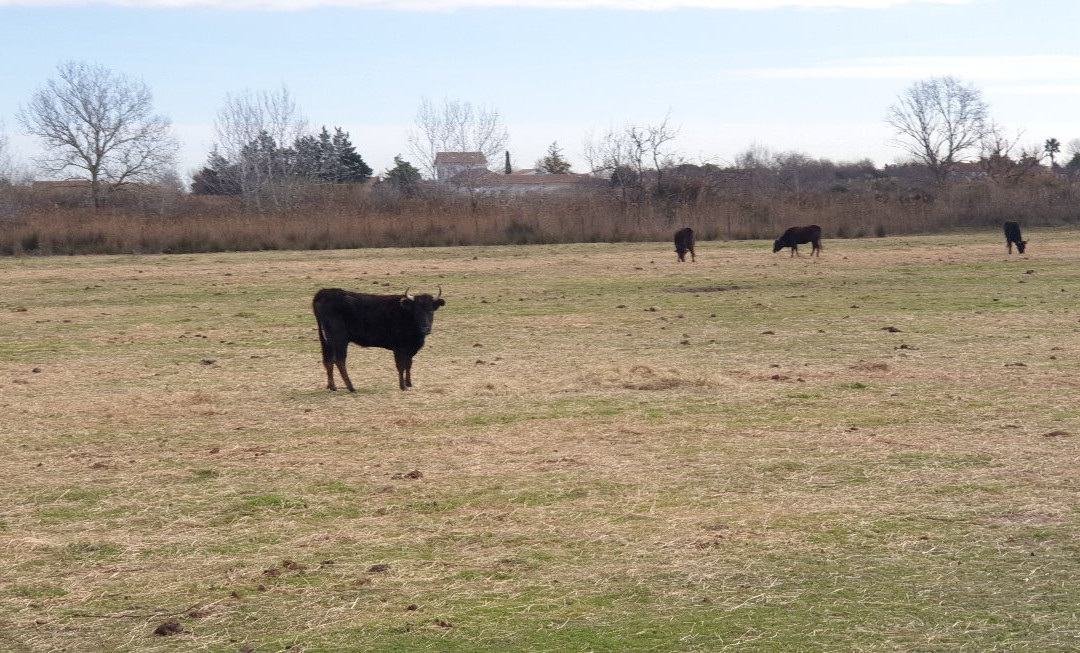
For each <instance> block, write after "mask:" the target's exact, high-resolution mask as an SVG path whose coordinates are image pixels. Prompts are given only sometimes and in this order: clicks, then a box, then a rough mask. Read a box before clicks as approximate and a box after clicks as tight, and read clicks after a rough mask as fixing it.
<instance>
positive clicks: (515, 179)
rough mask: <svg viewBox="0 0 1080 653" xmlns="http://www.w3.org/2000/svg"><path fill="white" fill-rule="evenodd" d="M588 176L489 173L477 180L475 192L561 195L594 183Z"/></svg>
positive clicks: (518, 172)
mask: <svg viewBox="0 0 1080 653" xmlns="http://www.w3.org/2000/svg"><path fill="white" fill-rule="evenodd" d="M594 181H595V180H594V178H593V177H591V176H589V175H578V174H573V173H565V174H547V173H543V172H540V171H538V170H518V171H516V172H513V173H511V174H509V175H500V174H496V173H489V174H486V175H484V176H483V177H481V178H480V179H479V180H477V183H476V190H478V191H481V192H485V193H504V194H511V195H525V194H533V193H561V192H564V191H570V190H575V189H580V188H582V187H584V186H586V185H589V184H591V183H594Z"/></svg>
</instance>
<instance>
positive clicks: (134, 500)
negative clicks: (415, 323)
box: [0, 231, 1080, 651]
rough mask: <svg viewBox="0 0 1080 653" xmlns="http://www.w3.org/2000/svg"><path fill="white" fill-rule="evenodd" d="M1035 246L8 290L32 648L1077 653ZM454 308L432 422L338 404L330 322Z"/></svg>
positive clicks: (423, 382) (527, 258) (551, 262)
mask: <svg viewBox="0 0 1080 653" xmlns="http://www.w3.org/2000/svg"><path fill="white" fill-rule="evenodd" d="M1027 235H1028V236H1029V239H1030V240H1031V241H1032V245H1031V250H1030V256H1028V257H1024V258H1019V257H1016V256H1015V255H1014V256H1013V257H1012V258H1011V259H1009V258H1007V257H1006V256H1005V253H1004V244H1003V243H1000V242H998V240H999V239H998V236H997V234H996V233H994V234H980V235H976V236H970V235H969V236H964V237H957V236H936V237H919V238H905V239H868V240H860V241H827V242H826V243H825V254H824V256H822V257H821V258H820V259H813V260H811V259H808V258H803V259H795V260H791V259H788V258H787V257H786V256H784V255H777V256H772V255H770V254H769V253H768V247H767V245H765V244H764V243H760V242H756V243H739V244H722V243H708V242H706V243H702V244H701V246H700V247H699V256H698V262H697V263H694V264H677V263H675V262H674V259H675V256H674V253H673V252H671V251H669V249H670V246H669V245H667V244H666V243H663V244H649V243H642V244H633V245H576V246H532V247H517V248H515V247H500V248H459V249H409V250H392V249H391V250H361V251H328V252H320V253H307V252H303V253H302V252H275V253H259V254H213V255H191V256H150V257H108V258H106V257H87V258H35V259H6V260H0V270H2V275H0V284H2V289H3V292H2V293H0V297H2V299H0V314H2V315H3V316H4V317H3V320H0V384H2V385H0V387H2V388H3V390H2V392H0V410H2V411H3V412H4V414H5V416H6V419H5V420H4V425H3V427H2V436H0V441H2V444H3V446H4V448H5V451H6V452H7V455H6V456H5V458H4V460H3V461H2V462H0V474H2V476H0V478H2V479H3V480H2V481H0V484H2V487H3V490H4V496H5V497H6V502H5V504H6V509H5V511H4V513H3V515H2V517H0V544H2V546H3V550H4V551H5V559H4V563H3V567H2V569H3V571H2V574H0V648H3V649H4V650H16V651H17V650H27V651H46V650H59V649H67V650H140V651H144V650H148V651H155V650H162V651H164V650H192V649H208V650H241V649H242V647H245V646H251V647H254V649H253V650H258V651H264V650H266V651H271V650H284V649H285V648H287V647H292V648H291V649H290V650H423V649H435V650H463V651H465V650H468V651H475V650H513V649H516V650H589V649H591V650H630V649H653V650H703V651H704V650H708V651H716V650H740V651H745V650H762V651H768V650H861V651H910V650H991V649H993V650H1025V651H1045V650H1067V649H1070V648H1073V647H1075V644H1076V641H1077V639H1076V638H1077V637H1080V619H1077V617H1076V615H1075V614H1074V612H1075V611H1074V610H1073V608H1072V606H1074V605H1076V604H1077V602H1078V601H1080V590H1077V589H1076V587H1075V582H1074V581H1075V578H1076V577H1077V575H1078V573H1080V562H1078V560H1080V556H1078V555H1077V553H1078V550H1077V546H1076V544H1075V542H1076V540H1077V535H1078V534H1080V522H1078V518H1077V515H1078V512H1077V510H1078V506H1080V504H1078V502H1077V498H1076V497H1077V494H1076V483H1075V468H1076V463H1077V458H1078V454H1080V409H1077V408H1076V399H1075V398H1076V393H1077V390H1078V387H1080V379H1078V377H1077V376H1076V369H1077V365H1076V364H1077V353H1076V352H1077V347H1076V339H1077V333H1078V327H1080V325H1078V323H1077V318H1078V317H1080V316H1078V311H1080V298H1078V293H1080V287H1077V285H1076V283H1075V281H1074V277H1075V274H1074V272H1073V270H1074V269H1075V265H1076V254H1075V252H1076V250H1077V245H1078V244H1080V236H1078V235H1077V234H1075V233H1072V232H1050V231H1047V232H1037V231H1036V232H1034V233H1031V234H1027ZM1029 271H1030V272H1029ZM436 285H441V286H442V288H443V291H444V297H446V298H447V300H448V304H447V306H446V308H445V309H443V310H440V312H439V314H438V315H437V318H436V324H435V332H434V334H433V336H432V337H431V339H430V340H429V344H428V347H427V348H425V349H424V350H423V351H422V352H421V353H420V354H419V356H418V357H417V361H416V365H415V368H414V372H415V374H414V382H415V384H416V387H415V389H413V390H411V391H409V392H407V393H401V392H399V391H398V390H397V387H396V375H395V374H394V371H393V365H392V357H391V355H390V354H389V352H386V351H383V350H362V349H359V348H356V349H354V350H353V353H352V356H351V357H350V358H351V360H350V371H351V373H352V377H353V380H354V382H355V383H356V384H357V386H358V388H359V389H360V392H359V393H358V394H357V395H349V394H347V393H343V392H338V393H329V392H327V391H325V390H323V389H322V385H323V381H324V379H323V374H322V369H321V365H320V363H319V361H318V353H317V343H316V339H315V333H314V323H313V320H312V318H311V317H310V308H309V301H310V297H311V295H312V294H313V292H314V290H315V289H317V288H319V287H323V286H342V287H346V288H352V289H368V290H374V291H380V292H400V291H403V290H404V288H405V287H406V286H409V287H411V288H412V289H413V290H414V291H416V290H421V291H422V290H427V289H434V287H435V286H436ZM673 291H681V292H673ZM887 327H894V329H898V331H889V330H886V328H887ZM35 370H36V371H35ZM414 471H418V472H420V474H413V473H412V472H414ZM378 565H386V567H382V568H380V567H379V566H378ZM413 606H415V609H409V608H410V607H413ZM170 620H175V621H177V622H178V623H179V624H180V626H181V628H182V629H183V632H179V633H176V634H172V635H155V634H154V630H155V628H157V627H159V626H161V625H162V624H164V623H166V622H168V621H170Z"/></svg>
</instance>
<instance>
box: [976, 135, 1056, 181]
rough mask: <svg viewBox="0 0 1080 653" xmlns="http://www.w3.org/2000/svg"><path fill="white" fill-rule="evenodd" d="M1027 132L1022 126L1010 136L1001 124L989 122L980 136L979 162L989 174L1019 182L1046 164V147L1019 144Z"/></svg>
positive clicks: (995, 177)
mask: <svg viewBox="0 0 1080 653" xmlns="http://www.w3.org/2000/svg"><path fill="white" fill-rule="evenodd" d="M1023 135H1024V132H1023V131H1022V130H1021V131H1017V132H1016V136H1015V137H1012V138H1010V137H1009V136H1008V135H1007V134H1006V133H1005V128H1004V127H1002V126H1001V125H998V124H997V123H995V122H989V123H987V125H986V128H985V129H984V130H983V135H982V138H981V139H980V140H979V163H980V165H981V166H982V169H983V172H985V173H986V176H987V177H989V178H990V179H992V180H994V181H996V182H1016V181H1018V180H1019V179H1020V178H1022V177H1024V176H1025V175H1028V174H1030V173H1032V172H1033V171H1035V170H1037V169H1038V168H1039V167H1040V166H1041V165H1042V158H1043V155H1044V154H1045V153H1046V150H1045V149H1044V147H1043V146H1039V145H1031V146H1027V147H1019V145H1020V139H1021V138H1023ZM1018 147H1019V149H1017V148H1018Z"/></svg>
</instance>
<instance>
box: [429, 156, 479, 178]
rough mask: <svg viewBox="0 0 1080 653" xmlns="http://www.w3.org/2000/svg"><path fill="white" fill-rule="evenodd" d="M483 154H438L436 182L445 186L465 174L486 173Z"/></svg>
mask: <svg viewBox="0 0 1080 653" xmlns="http://www.w3.org/2000/svg"><path fill="white" fill-rule="evenodd" d="M486 170H487V157H485V156H484V153H483V152H436V153H435V181H437V182H439V183H442V184H445V183H448V182H449V181H450V180H451V179H453V178H454V177H457V176H458V175H460V174H461V173H463V172H471V171H486Z"/></svg>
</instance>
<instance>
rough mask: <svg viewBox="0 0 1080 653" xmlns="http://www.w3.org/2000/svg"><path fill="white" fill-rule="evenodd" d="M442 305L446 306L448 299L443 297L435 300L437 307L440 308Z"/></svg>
mask: <svg viewBox="0 0 1080 653" xmlns="http://www.w3.org/2000/svg"><path fill="white" fill-rule="evenodd" d="M440 306H446V300H445V299H443V298H441V297H440V298H439V299H436V300H435V307H436V308H438V307H440Z"/></svg>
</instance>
